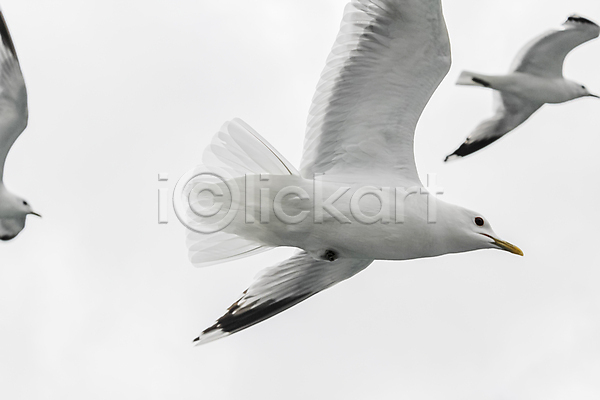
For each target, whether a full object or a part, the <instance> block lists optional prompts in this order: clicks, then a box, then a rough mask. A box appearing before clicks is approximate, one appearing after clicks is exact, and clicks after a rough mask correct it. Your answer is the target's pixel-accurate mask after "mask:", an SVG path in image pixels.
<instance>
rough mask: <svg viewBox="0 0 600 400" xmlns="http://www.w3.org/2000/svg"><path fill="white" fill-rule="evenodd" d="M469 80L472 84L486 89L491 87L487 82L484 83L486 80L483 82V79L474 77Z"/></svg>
mask: <svg viewBox="0 0 600 400" xmlns="http://www.w3.org/2000/svg"><path fill="white" fill-rule="evenodd" d="M471 80H472V81H473V82H475V83H476V84H478V85H481V86H485V87H486V88H489V87H491V86H492V85H491V84H490V83H489V82H488V81H486V80H483V79H481V78H476V77H473V78H471Z"/></svg>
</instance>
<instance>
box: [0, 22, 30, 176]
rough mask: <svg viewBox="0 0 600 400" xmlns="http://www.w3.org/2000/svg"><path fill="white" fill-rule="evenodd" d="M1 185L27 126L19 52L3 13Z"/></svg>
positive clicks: (0, 47) (0, 25)
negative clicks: (9, 158) (11, 152)
mask: <svg viewBox="0 0 600 400" xmlns="http://www.w3.org/2000/svg"><path fill="white" fill-rule="evenodd" d="M0 36H2V42H1V43H0V182H1V181H2V177H3V176H4V163H5V162H6V156H7V155H8V152H9V150H10V148H11V147H12V145H13V143H14V142H15V140H17V138H18V137H19V135H20V134H21V132H23V130H24V129H25V127H26V126H27V91H26V90H25V81H24V80H23V75H22V74H21V67H20V66H19V60H18V58H17V52H16V51H15V46H14V45H13V42H12V39H11V37H10V33H9V32H8V27H7V26H6V21H4V15H3V14H2V11H0Z"/></svg>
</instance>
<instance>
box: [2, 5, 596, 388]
mask: <svg viewBox="0 0 600 400" xmlns="http://www.w3.org/2000/svg"><path fill="white" fill-rule="evenodd" d="M345 3H346V0H327V1H325V0H303V1H297V0H294V1H292V0H262V1H259V2H249V1H245V0H244V1H233V0H231V1H224V2H215V1H107V0H104V1H85V2H83V1H75V0H72V1H53V2H45V1H23V0H4V1H2V3H1V5H2V9H3V11H4V14H5V17H6V20H7V22H8V25H9V27H10V30H11V32H12V36H13V40H14V42H15V46H16V48H17V52H18V54H19V58H20V61H21V66H22V69H23V73H24V75H25V79H26V82H27V86H28V92H29V105H30V123H29V127H28V128H27V130H26V132H25V134H24V135H23V136H22V137H21V138H20V139H19V140H18V142H17V143H16V145H15V147H14V148H13V150H12V152H11V154H10V156H9V159H8V164H7V168H6V176H5V183H6V184H7V186H8V187H9V188H10V189H11V190H12V191H14V192H15V193H18V194H20V195H22V196H23V197H25V198H26V199H27V200H28V201H30V202H31V203H32V204H33V205H34V207H35V208H36V210H37V211H38V212H40V213H41V214H43V215H44V218H43V219H41V220H39V219H36V218H29V221H28V224H27V228H26V229H25V230H24V232H23V233H22V234H21V235H20V236H19V237H18V238H17V239H16V240H14V241H12V242H9V243H0V381H1V382H0V397H2V398H6V399H82V398H85V399H108V398H118V399H121V398H122V399H246V400H251V399H261V400H264V399H282V398H285V399H306V398H318V399H329V398H345V399H365V398H377V399H398V398H406V399H495V400H496V399H497V400H504V399H511V400H512V399H544V400H548V399H566V398H571V399H575V398H576V399H597V398H598V397H599V396H600V381H599V380H598V379H597V378H598V376H600V342H599V341H598V338H599V337H600V318H599V317H600V292H599V291H598V286H599V283H600V268H599V265H600V256H598V252H597V248H598V233H597V226H598V225H599V224H600V214H599V212H598V211H597V210H598V205H597V204H598V203H597V199H598V198H599V196H600V187H599V186H598V184H597V182H598V170H599V167H600V158H599V157H598V150H597V149H598V148H600V136H599V135H598V115H600V102H599V101H596V100H594V99H591V98H589V99H581V100H577V101H573V102H571V103H567V104H563V105H559V106H546V107H544V108H543V109H542V110H541V111H540V112H538V113H537V114H536V115H535V116H534V117H533V118H532V119H531V120H530V121H528V122H527V123H526V124H525V125H524V126H522V127H521V128H519V129H518V130H517V131H515V132H513V133H512V134H510V135H509V136H508V137H506V138H504V139H502V140H501V141H500V142H498V143H497V144H494V145H493V146H491V147H489V148H487V149H485V150H484V151H482V152H481V153H478V154H476V155H474V156H472V157H469V158H467V159H464V160H459V161H457V162H455V163H451V164H443V163H442V160H443V158H444V156H445V155H446V154H447V153H448V152H450V151H452V150H454V149H455V148H456V146H458V145H459V144H460V143H461V142H462V140H463V139H464V138H465V137H466V135H467V134H468V133H469V132H470V130H471V129H472V128H473V127H474V126H475V125H476V124H477V123H478V122H479V121H480V120H481V119H482V118H484V117H487V116H489V115H490V114H491V112H492V108H491V98H492V96H491V92H490V91H487V90H484V89H479V88H472V87H469V88H464V87H456V86H454V81H455V80H456V78H457V76H458V74H459V73H460V71H461V70H463V69H469V70H473V71H479V72H484V73H502V72H505V71H506V70H507V68H508V66H509V65H510V63H511V61H512V58H513V56H514V55H515V54H516V53H517V51H518V50H519V49H520V47H521V46H522V45H524V44H525V43H526V42H527V41H529V40H530V39H531V38H532V37H534V36H536V35H538V34H540V33H541V32H543V31H544V30H546V29H549V28H551V27H554V26H558V25H559V24H560V23H561V22H562V21H563V20H564V19H565V18H566V17H567V16H568V15H570V14H571V13H574V12H577V13H580V14H582V15H584V16H586V17H589V18H591V19H594V20H596V21H600V3H599V2H598V1H597V0H570V1H555V0H552V1H550V0H527V1H525V0H504V1H501V2H500V1H491V0H455V1H447V0H446V1H445V2H444V6H445V14H446V20H447V24H448V28H449V32H450V38H451V41H452V49H453V61H454V63H453V67H452V70H451V71H450V73H449V75H448V77H447V78H446V80H445V81H444V82H443V83H442V85H441V86H440V88H439V90H438V91H437V93H436V94H435V96H434V98H433V99H432V101H431V102H430V104H429V106H428V108H427V109H426V111H425V113H424V114H423V117H422V119H421V123H420V124H419V127H418V131H417V139H416V153H417V156H416V157H417V163H418V166H419V168H420V172H421V174H422V176H423V177H425V175H426V173H428V172H430V173H431V172H433V173H437V174H438V181H439V183H440V184H441V185H442V186H443V187H444V188H445V191H446V194H445V195H444V197H443V198H444V199H445V200H448V201H451V202H454V203H457V204H460V205H462V206H465V207H468V208H471V209H475V210H478V211H479V212H481V213H482V214H483V215H485V216H486V217H487V219H489V220H490V221H491V222H492V224H493V226H494V228H495V231H496V232H497V233H498V234H499V235H500V236H501V237H502V238H503V239H506V240H508V241H510V242H513V243H515V244H517V245H519V246H520V247H521V248H522V249H523V250H524V252H525V257H523V258H520V257H516V256H513V255H511V254H508V253H506V252H501V251H479V252H474V253H468V254H460V255H452V256H443V257H439V258H435V259H426V260H416V261H408V262H376V263H374V264H373V265H372V266H371V267H370V268H368V269H367V270H366V271H364V272H362V273H361V274H359V275H357V276H356V277H354V278H352V279H351V280H349V281H347V282H344V283H342V284H340V285H339V286H337V287H335V288H333V289H330V290H328V291H325V292H323V293H321V294H319V295H317V296H315V297H313V298H311V299H309V300H307V301H306V302H304V303H301V304H300V305H298V306H296V307H293V308H292V309H290V310H288V311H286V312H284V313H282V314H280V315H278V316H276V317H274V318H272V319H270V320H268V321H265V322H263V323H261V324H259V325H256V326H254V327H252V328H250V329H248V330H246V331H244V332H240V333H238V334H236V335H233V336H231V337H229V338H226V339H224V340H222V341H218V342H215V343H212V344H210V345H207V346H202V347H198V348H195V347H193V346H192V339H193V338H194V337H195V336H197V334H198V333H200V331H201V330H203V329H204V328H206V327H208V326H209V325H211V324H212V323H213V321H214V320H215V319H216V318H217V317H219V316H220V315H222V313H223V312H224V311H225V309H226V308H227V307H228V306H229V305H230V304H231V303H232V302H234V301H235V300H236V299H237V298H238V297H239V295H240V294H241V292H242V291H243V290H244V289H245V288H246V287H247V286H248V285H249V284H250V282H251V281H252V279H253V277H254V276H255V275H256V274H257V273H258V271H259V270H261V269H262V268H264V267H268V266H270V265H272V264H274V263H276V262H278V261H280V260H282V259H284V258H285V257H287V256H288V255H289V254H290V253H291V250H289V249H278V250H274V251H271V252H269V253H264V254H262V255H259V256H254V257H252V258H247V259H244V260H240V261H237V262H232V263H229V264H225V265H220V266H214V267H210V268H206V269H195V268H193V267H192V266H191V264H190V263H189V262H188V260H187V249H186V246H185V243H184V229H183V227H182V226H180V225H179V223H178V222H177V221H176V218H175V216H174V214H173V213H171V215H170V219H171V223H170V224H169V225H166V226H165V225H158V224H157V221H156V214H157V189H158V188H159V187H167V186H168V187H171V188H172V187H173V186H174V184H175V181H176V178H178V177H179V176H181V175H182V174H183V173H184V172H186V171H187V170H188V169H190V168H192V167H193V166H195V165H196V163H198V162H199V161H200V156H201V153H202V150H203V148H204V147H205V146H206V145H207V144H208V143H209V141H210V138H211V136H212V135H213V134H214V133H215V132H216V131H217V130H218V129H219V127H220V126H221V124H222V123H223V122H224V121H226V120H229V119H231V118H233V117H241V118H242V119H244V120H245V121H246V122H248V123H249V124H250V125H251V126H253V127H254V128H255V129H256V130H257V131H258V132H260V133H261V134H262V135H263V136H264V137H265V138H267V139H268V140H269V141H270V142H271V143H272V144H273V145H274V146H275V147H276V148H277V149H278V150H279V151H280V152H281V153H283V154H284V155H285V156H286V157H287V158H288V159H289V160H290V161H292V162H293V163H294V164H295V165H296V166H298V165H299V161H300V157H301V151H302V150H301V149H302V141H303V135H304V123H305V120H306V115H307V111H308V108H309V105H310V100H311V98H312V95H313V90H314V88H315V86H316V84H317V80H318V77H319V74H320V72H321V69H322V68H323V66H324V62H325V59H326V57H327V54H328V53H329V49H330V48H331V45H332V44H333V41H334V38H335V35H336V34H337V30H338V26H339V23H340V21H341V16H342V11H343V7H344V5H345ZM598 71H600V41H599V40H597V41H595V42H591V43H589V44H586V45H584V46H582V47H581V48H578V49H577V50H576V51H575V52H573V54H571V56H570V57H569V58H568V59H567V63H566V68H565V74H566V76H567V77H570V78H572V79H574V80H577V81H579V82H581V83H584V84H585V85H586V86H587V87H588V88H590V90H595V91H596V92H598V93H600V74H599V72H598ZM159 172H168V173H169V174H170V176H171V180H170V181H169V182H168V183H167V184H165V183H159V182H158V181H157V174H158V173H159Z"/></svg>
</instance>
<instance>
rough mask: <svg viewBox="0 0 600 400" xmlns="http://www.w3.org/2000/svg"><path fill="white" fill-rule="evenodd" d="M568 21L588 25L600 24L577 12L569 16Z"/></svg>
mask: <svg viewBox="0 0 600 400" xmlns="http://www.w3.org/2000/svg"><path fill="white" fill-rule="evenodd" d="M567 22H575V23H578V24H586V25H593V26H598V24H596V23H595V22H593V21H590V20H589V19H587V18H584V17H582V16H580V15H577V14H573V15H571V16H570V17H569V18H567Z"/></svg>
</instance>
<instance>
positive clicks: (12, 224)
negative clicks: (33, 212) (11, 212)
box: [0, 216, 25, 240]
mask: <svg viewBox="0 0 600 400" xmlns="http://www.w3.org/2000/svg"><path fill="white" fill-rule="evenodd" d="M23 228H25V216H22V217H17V218H3V219H2V218H0V240H11V239H14V238H15V237H17V235H18V234H19V233H21V231H22V230H23Z"/></svg>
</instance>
